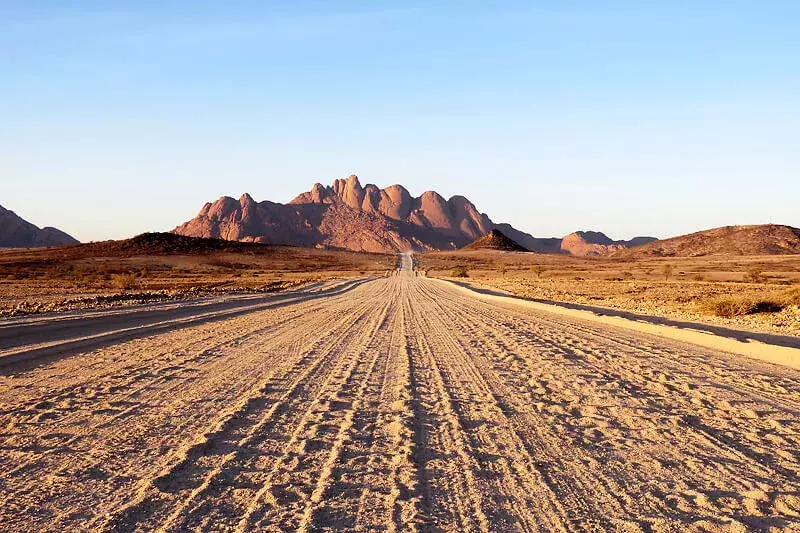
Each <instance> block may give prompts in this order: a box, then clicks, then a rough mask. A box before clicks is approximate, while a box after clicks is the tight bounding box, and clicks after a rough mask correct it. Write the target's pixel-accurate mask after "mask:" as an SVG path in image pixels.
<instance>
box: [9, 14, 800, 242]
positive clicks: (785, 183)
mask: <svg viewBox="0 0 800 533" xmlns="http://www.w3.org/2000/svg"><path fill="white" fill-rule="evenodd" d="M798 27H800V2H796V1H785V2H778V1H768V0H765V1H749V2H738V1H735V0H733V1H718V2H708V1H701V0H698V1H685V2H682V1H679V0H671V1H664V2H658V1H638V0H636V1H633V0H632V1H627V2H623V1H603V0H586V1H572V2H570V1H556V0H551V1H540V2H527V1H526V2H482V1H474V2H471V1H461V0H460V1H452V2H419V3H414V2H396V3H391V2H367V1H364V2H333V1H330V2H302V1H289V0H286V1H281V2H267V1H256V0H253V1H229V2H210V1H209V2H200V1H194V0H192V1H189V0H187V1H183V2H169V1H166V2H160V1H159V2H150V1H137V2H122V1H117V2H108V1H102V2H101V1H92V0H82V1H80V2H61V1H45V0H39V1H36V2H30V1H27V0H20V1H15V0H4V1H3V0H0V73H1V74H0V117H2V118H1V119H0V176H1V177H2V188H0V204H2V205H3V206H5V207H7V208H10V209H13V210H15V211H17V212H18V213H19V214H21V215H22V216H24V217H25V218H27V219H29V220H30V221H32V222H34V223H36V224H38V225H40V226H41V225H54V226H58V227H60V228H62V229H64V230H65V231H67V232H69V233H71V234H73V235H74V236H76V237H78V238H79V239H81V240H99V239H106V238H122V237H127V236H130V235H133V234H136V233H139V232H142V231H147V230H169V229H172V228H173V227H174V226H176V225H178V224H179V223H181V222H184V221H185V220H187V219H189V218H191V217H193V216H194V215H195V214H196V212H197V211H198V210H199V209H200V207H201V206H202V205H203V203H204V202H206V201H209V200H214V199H216V198H217V197H219V196H222V195H229V196H234V197H238V196H239V195H240V194H241V193H243V192H245V191H248V192H250V193H251V194H252V195H253V197H254V198H256V199H257V200H264V199H269V200H273V201H280V202H285V201H288V200H290V199H291V198H292V197H294V195H295V194H297V193H299V192H301V191H304V190H307V189H309V188H310V186H311V185H312V184H313V183H314V182H315V181H320V182H323V183H329V182H331V181H332V180H333V179H334V178H336V177H343V176H347V175H349V174H351V173H356V174H358V175H359V176H360V177H361V179H362V183H366V182H372V183H375V184H377V185H379V186H386V185H390V184H392V183H402V184H404V185H405V186H406V187H408V188H409V190H411V192H412V193H413V194H420V193H422V192H423V191H424V190H426V189H435V190H438V191H439V192H441V193H442V194H443V195H445V196H450V195H453V194H463V195H465V196H467V197H468V198H470V199H471V200H473V202H475V203H476V205H477V206H478V208H479V209H480V210H481V211H484V212H486V213H488V214H489V216H491V217H492V218H493V219H494V220H495V221H508V222H511V223H513V224H514V225H515V226H517V227H519V228H520V229H522V230H525V231H528V232H530V233H533V234H534V235H536V236H554V235H563V234H566V233H569V232H571V231H574V230H577V229H594V230H601V231H605V232H606V233H608V234H609V235H610V236H612V237H615V238H627V237H631V236H634V235H640V234H652V235H655V236H670V235H675V234H680V233H685V232H689V231H693V230H698V229H704V228H708V227H713V226H720V225H726V224H741V223H763V222H768V221H770V220H772V221H774V222H779V223H786V224H792V225H795V226H800V208H799V207H798V206H800V142H799V141H800V31H798Z"/></svg>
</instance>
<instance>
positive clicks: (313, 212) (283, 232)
mask: <svg viewBox="0 0 800 533" xmlns="http://www.w3.org/2000/svg"><path fill="white" fill-rule="evenodd" d="M495 228H497V229H501V231H502V232H503V233H505V234H506V235H508V236H509V237H510V238H511V239H513V240H515V241H517V242H519V243H520V244H521V245H522V246H524V247H525V248H528V249H533V250H537V249H538V250H537V251H545V250H543V249H541V247H540V243H539V241H542V242H544V243H546V245H547V246H548V247H553V244H552V243H550V242H549V241H550V240H549V239H536V238H535V237H533V236H531V235H529V234H527V233H524V232H522V231H519V230H517V229H515V228H513V227H511V226H510V225H508V224H495V223H494V222H493V221H492V220H491V219H490V218H489V217H488V216H487V215H485V214H483V213H481V212H479V211H478V210H477V208H476V207H475V205H474V204H473V203H472V202H470V201H469V200H467V199H466V198H464V197H463V196H453V197H451V198H450V199H449V200H446V199H444V198H443V197H442V196H441V195H439V194H438V193H436V192H434V191H427V192H425V193H423V194H422V195H421V196H419V197H413V196H411V194H410V193H409V192H408V190H406V189H405V188H404V187H403V186H401V185H392V186H390V187H387V188H385V189H380V188H378V187H377V186H376V185H372V184H368V185H366V186H364V187H362V186H361V183H360V182H359V180H358V177H356V176H350V177H349V178H347V179H337V180H335V181H334V182H333V185H331V186H323V185H322V184H319V183H317V184H315V185H314V186H313V187H312V188H311V190H310V191H307V192H304V193H302V194H300V195H299V196H297V197H296V198H295V199H294V200H292V201H291V202H289V203H288V204H278V203H274V202H269V201H263V202H256V201H255V200H253V198H251V197H250V195H248V194H244V195H242V197H241V198H240V199H239V200H238V201H237V200H235V199H233V198H229V197H223V198H220V199H219V200H217V201H216V202H214V203H207V204H206V205H205V206H203V208H202V209H201V210H200V213H198V215H197V216H196V217H195V218H194V219H192V220H190V221H188V222H186V223H185V224H182V225H181V226H178V227H177V228H175V230H174V232H175V233H177V234H180V235H187V236H193V237H211V238H222V239H228V240H236V241H249V242H263V243H270V244H293V245H299V246H318V247H332V248H346V249H350V250H359V251H370V252H394V251H397V250H447V249H457V248H461V247H463V246H465V245H467V244H469V243H471V242H472V241H474V240H476V239H478V238H480V237H482V236H483V235H486V234H487V233H488V232H489V231H490V230H492V229H495ZM548 251H549V249H548Z"/></svg>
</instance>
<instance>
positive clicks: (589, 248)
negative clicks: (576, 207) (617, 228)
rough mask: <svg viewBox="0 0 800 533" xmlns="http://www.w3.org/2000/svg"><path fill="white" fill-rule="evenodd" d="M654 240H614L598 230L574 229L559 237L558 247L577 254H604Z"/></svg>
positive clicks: (643, 238)
mask: <svg viewBox="0 0 800 533" xmlns="http://www.w3.org/2000/svg"><path fill="white" fill-rule="evenodd" d="M655 240H657V239H656V238H655V237H634V238H633V239H631V240H629V241H614V240H611V239H610V238H609V237H608V236H606V234H605V233H601V232H599V231H576V232H575V233H570V234H569V235H567V236H566V237H564V238H563V239H561V243H560V246H559V248H560V250H561V251H562V252H566V253H569V254H572V255H578V256H591V255H606V254H609V253H613V252H616V251H619V250H624V249H627V248H631V247H635V246H641V245H643V244H647V243H649V242H653V241H655Z"/></svg>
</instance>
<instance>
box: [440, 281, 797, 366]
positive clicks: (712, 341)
mask: <svg viewBox="0 0 800 533" xmlns="http://www.w3.org/2000/svg"><path fill="white" fill-rule="evenodd" d="M431 279H433V280H434V281H436V282H439V283H447V284H448V285H451V286H452V287H454V288H455V289H456V290H460V291H465V292H466V293H467V294H470V295H471V296H473V297H475V298H478V299H480V300H483V301H486V302H492V303H496V304H499V305H512V306H521V307H526V308H529V309H535V310H538V311H545V312H548V313H554V314H558V315H563V316H568V317H573V318H577V319H581V320H588V321H594V322H599V323H601V324H607V325H609V326H614V327H621V328H625V329H630V330H633V331H637V332H640V333H646V334H648V335H657V336H660V337H665V338H668V339H673V340H677V341H682V342H688V343H691V344H696V345H698V346H703V347H705V348H712V349H715V350H723V351H726V352H731V353H734V354H737V355H742V356H745V357H752V358H754V359H760V360H762V361H766V362H769V363H774V364H778V365H785V366H788V367H791V368H795V369H800V348H795V347H792V346H779V345H776V344H770V343H768V342H761V341H758V340H755V339H752V338H748V339H747V340H739V339H735V338H729V337H723V336H720V335H715V334H714V333H711V332H707V331H702V330H700V329H686V328H684V327H674V326H667V325H662V324H654V323H650V322H645V321H642V320H632V319H629V318H625V317H622V316H614V315H609V314H598V313H596V312H593V311H589V310H583V309H574V308H570V307H566V306H563V305H558V304H556V303H544V302H537V301H531V300H526V299H523V298H517V297H515V296H512V295H508V296H504V295H500V294H490V293H487V292H480V291H476V290H473V289H471V288H468V287H466V286H464V285H462V284H458V283H453V282H451V281H448V280H442V279H437V278H431ZM741 336H742V337H745V338H746V337H752V336H754V334H750V333H748V332H744V331H743V332H741ZM756 336H757V335H756Z"/></svg>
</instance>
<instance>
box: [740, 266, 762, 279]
mask: <svg viewBox="0 0 800 533" xmlns="http://www.w3.org/2000/svg"><path fill="white" fill-rule="evenodd" d="M765 278H766V276H764V269H762V268H759V267H753V268H751V269H750V270H748V271H747V273H746V274H745V275H744V279H745V281H748V282H750V283H763V282H764V280H765Z"/></svg>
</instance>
